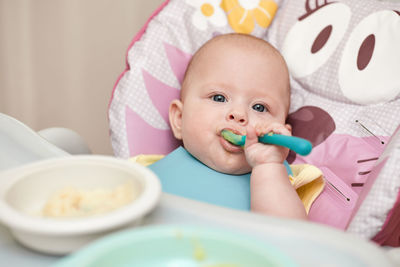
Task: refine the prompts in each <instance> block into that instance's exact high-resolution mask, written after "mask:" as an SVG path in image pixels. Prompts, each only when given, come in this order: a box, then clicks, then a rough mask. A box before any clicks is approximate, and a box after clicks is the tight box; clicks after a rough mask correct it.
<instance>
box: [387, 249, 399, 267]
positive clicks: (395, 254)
mask: <svg viewBox="0 0 400 267" xmlns="http://www.w3.org/2000/svg"><path fill="white" fill-rule="evenodd" d="M386 249H387V254H388V256H389V258H390V259H391V260H392V261H393V263H394V264H395V265H394V266H400V247H398V248H386Z"/></svg>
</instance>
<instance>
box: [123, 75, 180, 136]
mask: <svg viewBox="0 0 400 267" xmlns="http://www.w3.org/2000/svg"><path fill="white" fill-rule="evenodd" d="M142 75H143V80H144V83H145V86H146V89H147V92H148V94H149V96H150V98H151V101H152V102H153V105H154V106H155V107H156V108H157V110H158V112H159V113H160V115H161V116H162V117H163V118H164V121H165V122H166V123H168V122H169V118H168V109H169V104H170V103H171V101H172V100H173V99H178V98H179V90H178V89H176V88H174V87H171V86H168V85H166V84H164V83H162V82H161V81H159V80H157V79H156V78H154V77H153V76H152V75H151V74H150V73H148V72H147V71H145V70H142ZM139 129H141V128H139ZM141 131H143V129H141ZM128 137H129V135H128ZM136 140H138V139H136ZM143 140H147V139H143Z"/></svg>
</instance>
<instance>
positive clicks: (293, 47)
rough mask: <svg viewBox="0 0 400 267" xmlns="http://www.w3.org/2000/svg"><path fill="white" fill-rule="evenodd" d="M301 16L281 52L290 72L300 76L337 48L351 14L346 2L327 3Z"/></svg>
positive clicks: (307, 72)
mask: <svg viewBox="0 0 400 267" xmlns="http://www.w3.org/2000/svg"><path fill="white" fill-rule="evenodd" d="M307 12H308V14H306V15H304V16H302V17H300V18H299V21H297V22H296V23H295V24H294V25H293V27H292V28H291V29H290V31H289V32H288V34H287V35H286V38H285V41H284V43H283V47H282V54H283V56H284V58H285V60H286V61H287V64H288V67H289V69H290V71H291V74H292V75H293V76H294V77H296V78H301V77H304V76H307V75H310V74H312V73H313V72H315V71H316V70H317V69H318V68H320V67H321V66H322V65H323V64H324V63H325V62H327V60H328V59H329V57H330V56H331V55H332V53H333V52H334V51H335V49H336V47H337V46H338V44H339V42H340V41H341V40H342V38H343V35H344V33H345V32H346V29H347V26H348V24H349V21H350V17H351V10H350V8H349V7H348V6H347V5H345V4H343V3H327V2H326V1H325V5H323V6H318V7H317V8H316V9H315V10H311V11H310V10H307Z"/></svg>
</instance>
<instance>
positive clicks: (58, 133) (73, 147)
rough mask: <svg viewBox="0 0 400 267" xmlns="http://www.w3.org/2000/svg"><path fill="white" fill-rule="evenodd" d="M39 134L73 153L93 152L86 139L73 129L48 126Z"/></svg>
mask: <svg viewBox="0 0 400 267" xmlns="http://www.w3.org/2000/svg"><path fill="white" fill-rule="evenodd" d="M38 134H39V135H40V136H41V137H43V138H44V139H46V140H47V141H49V142H50V143H52V144H54V145H55V146H57V147H59V148H61V149H62V150H65V151H66V152H68V153H70V154H72V155H77V154H91V153H92V152H91V151H90V148H89V146H88V145H87V143H86V142H85V140H84V139H83V138H82V137H81V136H80V135H79V134H78V133H76V132H74V131H73V130H71V129H67V128H59V127H55V128H46V129H43V130H40V131H39V132H38Z"/></svg>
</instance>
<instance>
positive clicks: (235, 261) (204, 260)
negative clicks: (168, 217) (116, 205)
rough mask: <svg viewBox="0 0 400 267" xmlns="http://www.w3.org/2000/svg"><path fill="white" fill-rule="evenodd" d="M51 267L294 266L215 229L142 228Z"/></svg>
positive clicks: (262, 246) (268, 249) (272, 250)
mask: <svg viewBox="0 0 400 267" xmlns="http://www.w3.org/2000/svg"><path fill="white" fill-rule="evenodd" d="M55 266H56V267H66V266H68V267H70V266H74V267H78V266H84V267H105V266H107V267H108V266H113V267H118V266H123V267H125V266H126V267H128V266H140V267H155V266H157V267H158V266H168V267H249V266H251V267H266V266H297V264H295V263H294V262H293V261H292V260H291V259H290V258H289V257H288V256H287V255H286V254H285V253H284V252H282V251H280V250H279V249H277V248H276V247H274V246H273V245H271V244H268V243H266V242H262V241H260V240H258V239H254V238H251V237H249V236H246V235H243V234H237V233H234V232H229V231H226V230H223V229H218V228H205V227H195V226H182V225H166V226H147V227H139V228H135V229H133V230H128V231H122V232H118V233H116V234H112V235H109V236H106V237H104V238H102V239H100V240H98V241H96V242H94V243H92V244H91V245H89V246H87V247H85V248H83V249H81V250H80V251H78V252H76V253H74V254H71V255H70V256H67V257H65V258H63V259H62V260H61V261H59V262H58V263H57V264H56V265H55Z"/></svg>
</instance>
